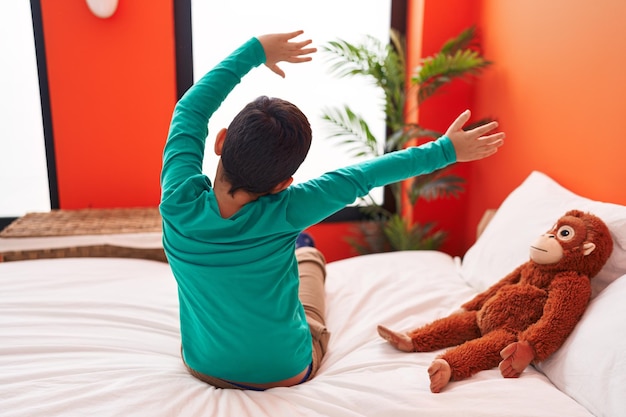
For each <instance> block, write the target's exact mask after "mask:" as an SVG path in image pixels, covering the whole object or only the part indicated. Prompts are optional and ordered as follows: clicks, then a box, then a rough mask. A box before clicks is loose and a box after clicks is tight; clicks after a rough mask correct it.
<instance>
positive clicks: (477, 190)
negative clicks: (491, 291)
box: [465, 0, 626, 244]
mask: <svg viewBox="0 0 626 417" xmlns="http://www.w3.org/2000/svg"><path fill="white" fill-rule="evenodd" d="M480 3H481V6H480V11H481V13H480V22H479V25H480V27H481V30H482V32H483V39H482V42H483V46H484V50H485V53H486V55H487V56H488V57H489V58H490V59H492V60H493V61H494V62H495V65H494V66H493V68H492V69H491V70H490V71H488V72H487V74H486V76H485V77H483V78H481V81H480V82H479V85H478V89H477V94H476V95H475V101H474V105H473V108H474V109H475V111H477V112H480V113H482V114H491V115H494V116H496V117H497V118H498V120H499V121H500V123H501V127H502V129H503V130H504V131H505V132H506V133H507V141H506V145H505V147H503V148H502V149H501V152H499V154H498V155H497V156H496V157H493V158H490V159H488V160H485V161H481V162H478V163H474V164H472V166H471V170H470V175H471V178H470V180H471V184H472V186H473V190H472V191H473V192H472V194H471V196H470V199H469V205H468V215H469V218H468V222H467V230H466V238H465V239H466V244H468V243H469V241H470V239H469V238H470V235H471V234H472V233H473V232H474V227H475V225H476V223H477V221H478V219H479V217H480V215H481V214H482V212H483V211H484V210H485V209H486V208H488V207H497V206H498V205H499V204H500V203H501V202H502V200H503V199H504V197H505V196H506V195H507V194H508V193H509V192H510V191H511V190H512V189H513V188H514V187H516V186H517V185H518V184H519V183H520V182H521V181H522V180H523V179H524V178H526V176H527V175H528V174H529V173H530V171H531V170H540V171H542V172H544V173H546V174H548V175H549V176H551V177H552V178H554V179H555V180H556V181H558V182H559V183H561V184H562V185H563V186H565V187H567V188H569V189H571V190H572V191H574V192H576V193H578V194H581V195H584V196H586V197H590V198H593V199H598V200H603V201H610V202H614V203H619V204H626V186H624V179H625V178H626V163H625V159H624V158H625V156H626V145H624V137H623V134H622V131H623V126H624V120H625V118H624V111H625V110H626V75H625V72H624V69H625V68H626V46H625V45H626V24H625V23H626V2H624V1H623V0H603V1H599V2H590V1H586V0H550V1H545V0H524V1H502V0H482V1H481V2H480Z"/></svg>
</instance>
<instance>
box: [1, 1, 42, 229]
mask: <svg viewBox="0 0 626 417" xmlns="http://www.w3.org/2000/svg"><path fill="white" fill-rule="evenodd" d="M0 39H4V40H7V41H6V42H4V41H3V42H0V57H2V66H1V69H0V91H1V92H2V93H1V94H0V126H2V134H1V135H0V196H2V197H0V217H19V216H22V215H24V214H26V213H27V212H31V211H49V210H50V192H49V189H48V171H47V163H46V151H45V142H44V135H43V122H42V116H41V102H40V98H39V81H38V80H39V78H38V75H37V59H36V55H35V41H34V35H33V22H32V18H31V12H30V2H28V1H2V2H0Z"/></svg>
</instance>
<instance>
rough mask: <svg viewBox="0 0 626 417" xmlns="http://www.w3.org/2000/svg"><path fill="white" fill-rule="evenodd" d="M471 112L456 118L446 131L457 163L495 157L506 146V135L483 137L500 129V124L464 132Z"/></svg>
mask: <svg viewBox="0 0 626 417" xmlns="http://www.w3.org/2000/svg"><path fill="white" fill-rule="evenodd" d="M470 115H471V113H470V111H469V110H465V111H464V112H463V113H461V114H460V115H459V117H457V118H456V120H455V121H454V122H452V124H451V125H450V127H449V128H448V130H447V131H446V136H447V137H448V138H449V139H450V141H451V142H452V144H453V145H454V151H455V152H456V160H457V162H469V161H475V160H477V159H483V158H486V157H488V156H491V155H493V154H494V153H496V152H497V151H498V148H499V147H500V146H502V145H503V144H504V133H503V132H499V133H494V134H492V135H488V136H483V135H484V134H486V133H488V132H490V131H492V130H493V129H495V128H496V127H498V122H490V123H486V124H484V125H482V126H479V127H477V128H475V129H472V130H468V131H464V130H463V125H464V124H465V123H467V121H468V120H469V118H470Z"/></svg>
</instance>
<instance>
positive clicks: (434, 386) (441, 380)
mask: <svg viewBox="0 0 626 417" xmlns="http://www.w3.org/2000/svg"><path fill="white" fill-rule="evenodd" d="M428 376H429V377H430V391H431V392H434V393H438V392H441V390H442V389H443V388H444V387H445V386H446V385H448V382H450V378H451V377H452V369H450V364H448V362H446V361H445V360H443V359H435V360H434V361H433V363H431V364H430V366H429V367H428Z"/></svg>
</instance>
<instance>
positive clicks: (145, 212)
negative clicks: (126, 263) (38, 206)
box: [0, 207, 166, 262]
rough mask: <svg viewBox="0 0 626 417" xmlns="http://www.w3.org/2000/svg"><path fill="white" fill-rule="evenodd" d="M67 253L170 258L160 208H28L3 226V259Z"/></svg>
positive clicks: (0, 240) (0, 237)
mask: <svg viewBox="0 0 626 417" xmlns="http://www.w3.org/2000/svg"><path fill="white" fill-rule="evenodd" d="M64 257H116V258H119V257H123V258H141V259H151V260H156V261H162V262H166V258H165V253H164V252H163V247H162V245H161V216H160V214H159V211H158V208H156V207H147V208H143V207H142V208H115V209H82V210H52V211H50V212H45V213H28V214H26V215H25V216H23V217H20V218H18V219H17V220H15V221H14V222H12V223H11V224H9V225H8V226H7V227H6V228H5V229H4V230H2V231H0V261H4V262H7V261H19V260H27V259H42V258H64Z"/></svg>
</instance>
